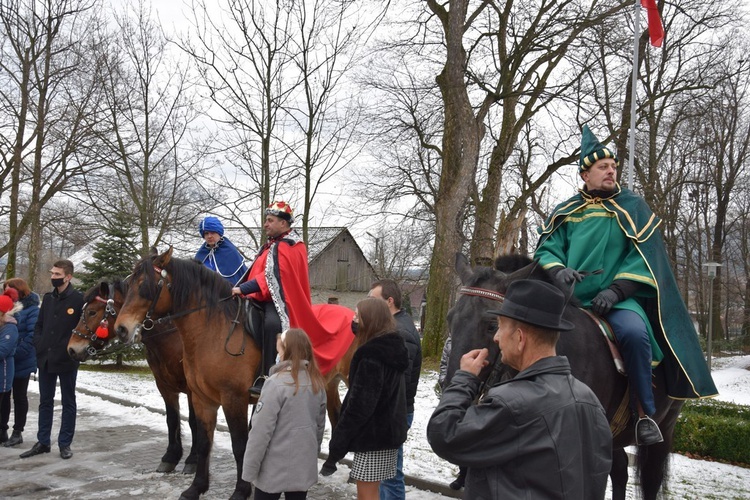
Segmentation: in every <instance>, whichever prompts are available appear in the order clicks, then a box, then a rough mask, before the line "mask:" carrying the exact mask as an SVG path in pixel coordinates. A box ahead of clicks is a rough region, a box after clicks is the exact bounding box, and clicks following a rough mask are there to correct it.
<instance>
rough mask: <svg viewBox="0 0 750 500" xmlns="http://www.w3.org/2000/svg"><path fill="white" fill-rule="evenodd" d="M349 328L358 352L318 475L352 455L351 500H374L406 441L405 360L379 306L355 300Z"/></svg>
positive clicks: (388, 315)
mask: <svg viewBox="0 0 750 500" xmlns="http://www.w3.org/2000/svg"><path fill="white" fill-rule="evenodd" d="M355 322H356V323H357V326H355V325H352V326H353V327H354V328H353V330H355V331H356V332H357V338H358V341H359V347H358V348H357V350H356V351H355V352H354V356H353V357H352V362H351V367H350V369H349V391H348V392H347V393H346V397H345V398H344V403H343V405H342V407H341V416H340V417H339V421H338V424H337V425H336V428H335V429H334V430H333V433H332V435H331V439H330V441H329V442H328V450H329V451H328V459H327V460H326V462H325V463H324V464H323V467H322V469H321V471H320V473H321V474H323V475H324V476H328V475H331V474H333V472H335V470H336V462H338V461H339V460H341V459H342V458H344V456H345V455H346V454H347V452H350V451H353V452H354V460H353V461H352V470H351V473H350V478H351V479H353V480H355V481H356V482H357V498H358V499H360V500H369V499H377V498H378V488H379V485H380V481H382V480H384V479H389V478H392V477H394V476H395V475H396V460H397V456H398V448H399V447H400V446H401V445H402V444H403V443H404V441H406V433H407V430H408V428H407V424H406V381H405V372H406V370H407V368H408V367H409V354H408V352H407V350H406V346H405V345H404V340H403V338H402V337H401V335H400V334H399V333H398V332H397V331H396V322H395V320H394V319H393V315H392V314H391V312H390V311H389V310H388V306H387V305H386V303H385V302H384V301H383V300H381V299H376V298H374V297H368V298H366V299H364V300H361V301H360V302H359V303H358V304H357V311H356V313H355Z"/></svg>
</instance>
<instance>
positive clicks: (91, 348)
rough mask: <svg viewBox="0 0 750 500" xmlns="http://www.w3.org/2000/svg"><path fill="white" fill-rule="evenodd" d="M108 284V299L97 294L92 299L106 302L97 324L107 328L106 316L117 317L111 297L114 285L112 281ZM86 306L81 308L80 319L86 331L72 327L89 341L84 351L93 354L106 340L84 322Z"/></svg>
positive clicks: (101, 347)
mask: <svg viewBox="0 0 750 500" xmlns="http://www.w3.org/2000/svg"><path fill="white" fill-rule="evenodd" d="M108 285H109V298H108V299H104V298H102V297H100V296H99V295H97V296H96V297H94V300H96V301H97V302H102V303H104V304H106V306H105V308H104V317H103V318H102V320H101V321H100V322H99V326H100V327H104V328H107V329H108V328H109V320H108V319H107V318H108V317H112V318H115V317H117V310H116V309H115V300H114V298H113V297H114V296H115V285H114V284H113V283H109V284H108ZM87 306H88V304H85V305H84V306H83V309H82V310H81V320H82V321H83V325H84V326H85V327H86V330H87V333H83V332H81V331H79V330H78V328H73V334H74V335H76V336H78V337H80V338H83V339H86V340H88V341H89V345H88V346H87V347H86V352H87V353H88V355H89V356H94V355H96V353H97V351H99V350H101V349H103V348H104V346H105V345H106V344H107V342H106V340H105V338H106V337H105V338H100V337H98V336H97V335H96V331H92V330H91V328H89V325H88V323H87V322H86V307H87Z"/></svg>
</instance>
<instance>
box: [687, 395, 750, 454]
mask: <svg viewBox="0 0 750 500" xmlns="http://www.w3.org/2000/svg"><path fill="white" fill-rule="evenodd" d="M748 443H750V407H749V406H743V405H737V404H732V403H725V402H722V401H715V400H698V401H688V402H687V403H686V404H685V406H683V408H682V413H680V417H679V419H678V420H677V425H676V426H675V431H674V451H676V452H680V453H690V454H694V455H699V456H701V457H704V458H712V459H715V460H720V461H725V462H731V463H734V464H740V465H745V466H750V447H749V446H748Z"/></svg>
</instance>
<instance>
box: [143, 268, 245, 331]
mask: <svg viewBox="0 0 750 500" xmlns="http://www.w3.org/2000/svg"><path fill="white" fill-rule="evenodd" d="M149 264H150V262H149ZM142 265H143V264H142ZM164 268H165V269H166V270H167V272H168V273H169V274H170V276H171V280H172V287H171V290H170V291H171V294H172V305H173V309H174V311H175V312H178V311H184V310H186V309H188V308H190V307H191V304H192V307H201V306H205V307H206V309H207V311H208V314H209V316H210V315H211V314H213V313H214V312H216V311H217V310H221V312H223V313H224V314H225V315H226V316H227V317H233V315H234V314H235V313H236V312H237V305H236V301H233V300H220V299H227V298H230V297H231V296H232V287H231V285H230V284H229V283H228V282H227V280H225V279H224V278H222V277H221V275H220V274H219V273H216V272H214V271H212V270H210V269H208V268H207V267H206V266H204V265H203V264H202V263H200V262H198V261H197V260H195V259H179V258H177V257H172V258H171V259H170V260H169V262H168V263H167V264H166V265H165V266H164ZM142 270H143V268H142ZM145 276H146V279H147V280H150V281H151V283H150V284H149V287H150V288H151V287H153V290H154V293H156V273H155V272H153V271H152V272H145ZM154 296H155V295H154ZM152 297H153V296H152Z"/></svg>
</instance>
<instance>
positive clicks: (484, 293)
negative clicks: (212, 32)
mask: <svg viewBox="0 0 750 500" xmlns="http://www.w3.org/2000/svg"><path fill="white" fill-rule="evenodd" d="M458 293H460V294H461V295H469V296H472V297H480V298H483V299H489V300H493V301H495V302H499V303H501V304H502V303H503V302H505V295H503V294H502V293H500V292H497V291H495V290H488V289H487V288H479V287H474V286H462V287H461V288H459V289H458ZM491 366H492V371H490V374H489V375H487V378H485V379H484V380H483V381H482V383H481V385H480V386H479V395H480V399H481V397H482V395H483V394H484V391H485V390H486V389H487V388H489V387H492V386H493V385H494V384H495V382H496V381H497V380H498V379H499V377H500V373H501V372H502V366H503V363H502V362H501V361H500V351H499V350H498V351H497V354H495V359H493V360H492V363H491Z"/></svg>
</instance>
